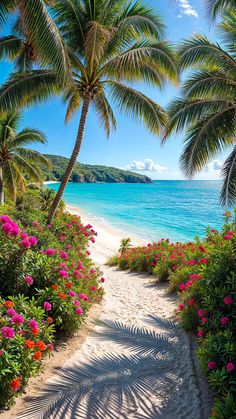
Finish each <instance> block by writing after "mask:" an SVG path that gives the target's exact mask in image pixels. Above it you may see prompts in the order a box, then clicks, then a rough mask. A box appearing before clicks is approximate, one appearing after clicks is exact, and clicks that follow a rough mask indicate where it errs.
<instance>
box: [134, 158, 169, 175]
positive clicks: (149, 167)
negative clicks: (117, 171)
mask: <svg viewBox="0 0 236 419" xmlns="http://www.w3.org/2000/svg"><path fill="white" fill-rule="evenodd" d="M127 169H129V170H134V171H137V172H155V173H163V172H165V171H166V170H167V167H165V166H161V165H159V164H158V163H155V162H154V161H153V160H151V159H145V160H144V161H138V160H134V161H133V162H132V163H130V164H129V165H128V166H127Z"/></svg>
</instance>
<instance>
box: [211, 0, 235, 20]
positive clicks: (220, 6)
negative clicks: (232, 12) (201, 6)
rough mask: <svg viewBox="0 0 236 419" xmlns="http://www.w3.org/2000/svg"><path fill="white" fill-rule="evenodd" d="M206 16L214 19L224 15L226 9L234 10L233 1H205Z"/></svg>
mask: <svg viewBox="0 0 236 419" xmlns="http://www.w3.org/2000/svg"><path fill="white" fill-rule="evenodd" d="M205 3H206V7H207V11H208V14H209V15H210V16H211V18H212V19H215V18H216V16H217V15H218V14H219V13H224V12H225V11H226V10H227V9H230V8H232V9H235V7H236V4H235V0H205Z"/></svg>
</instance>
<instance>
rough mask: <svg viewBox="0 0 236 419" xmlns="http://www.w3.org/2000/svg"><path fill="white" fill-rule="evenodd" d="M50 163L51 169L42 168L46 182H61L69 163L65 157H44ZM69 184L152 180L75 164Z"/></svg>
mask: <svg viewBox="0 0 236 419" xmlns="http://www.w3.org/2000/svg"><path fill="white" fill-rule="evenodd" d="M44 156H45V157H46V158H47V159H48V160H49V161H50V163H51V166H52V167H51V168H50V169H47V168H46V167H44V168H42V171H43V173H44V175H45V180H47V181H61V180H62V177H63V174H64V172H65V169H66V167H67V165H68V163H69V159H67V158H66V157H61V156H55V155H51V154H45V155H44ZM69 181H70V182H75V183H76V182H82V183H83V182H85V183H91V182H104V183H117V182H119V183H123V182H125V183H126V182H127V183H151V182H152V180H151V179H150V178H149V177H148V176H145V175H141V174H139V173H134V172H130V171H129V170H122V169H117V168H116V167H107V166H100V165H91V164H82V163H79V162H76V163H75V165H74V168H73V171H72V172H71V175H70V178H69Z"/></svg>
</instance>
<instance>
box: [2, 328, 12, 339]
mask: <svg viewBox="0 0 236 419" xmlns="http://www.w3.org/2000/svg"><path fill="white" fill-rule="evenodd" d="M1 332H2V336H3V337H4V338H6V339H13V338H14V336H15V332H14V330H13V329H11V328H10V327H8V326H6V327H3V328H2V329H1Z"/></svg>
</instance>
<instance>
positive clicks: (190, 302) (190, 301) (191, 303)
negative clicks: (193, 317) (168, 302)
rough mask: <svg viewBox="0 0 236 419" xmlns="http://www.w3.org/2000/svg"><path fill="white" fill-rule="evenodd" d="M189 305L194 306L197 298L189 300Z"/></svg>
mask: <svg viewBox="0 0 236 419" xmlns="http://www.w3.org/2000/svg"><path fill="white" fill-rule="evenodd" d="M188 303H189V305H190V307H192V306H193V305H194V304H195V300H194V299H193V298H192V299H191V300H189V302H188Z"/></svg>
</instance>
